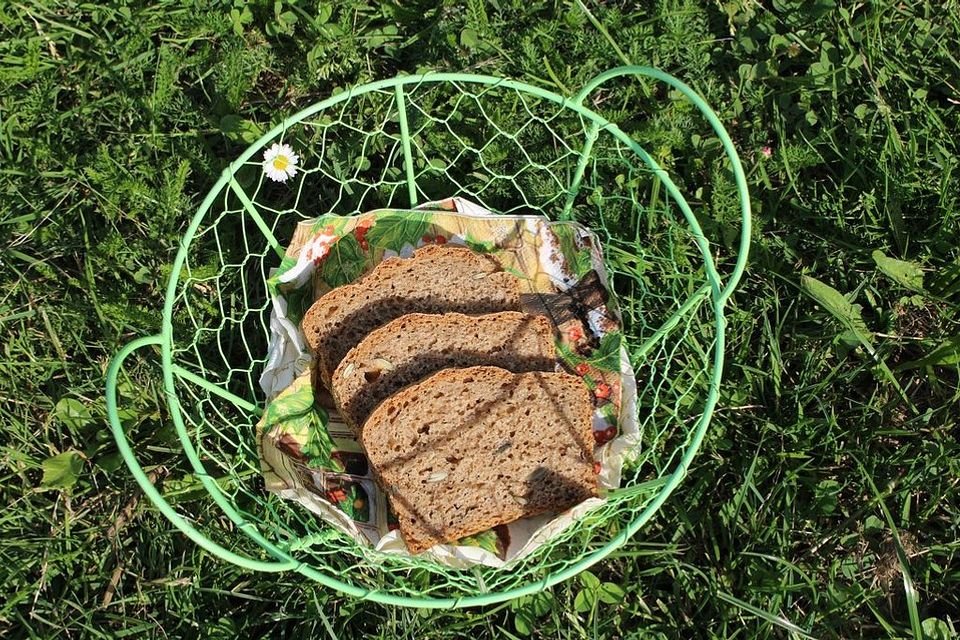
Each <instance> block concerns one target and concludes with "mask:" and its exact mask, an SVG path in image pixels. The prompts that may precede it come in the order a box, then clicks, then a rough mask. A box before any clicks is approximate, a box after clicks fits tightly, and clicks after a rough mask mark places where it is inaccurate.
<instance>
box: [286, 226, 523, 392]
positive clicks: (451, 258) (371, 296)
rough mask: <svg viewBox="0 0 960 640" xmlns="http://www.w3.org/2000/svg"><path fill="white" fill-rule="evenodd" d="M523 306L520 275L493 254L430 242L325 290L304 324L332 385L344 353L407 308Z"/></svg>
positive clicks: (496, 308) (487, 309)
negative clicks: (507, 267) (341, 284)
mask: <svg viewBox="0 0 960 640" xmlns="http://www.w3.org/2000/svg"><path fill="white" fill-rule="evenodd" d="M519 309H520V281H519V280H518V279H517V278H516V276H514V275H513V274H510V273H507V272H505V271H504V270H503V267H502V266H501V265H500V263H499V262H498V261H497V259H496V258H494V257H493V256H490V255H485V254H481V253H476V252H474V251H471V250H470V249H467V248H465V247H451V246H441V245H427V246H425V247H421V248H420V249H418V250H417V251H415V252H414V254H413V256H412V257H411V258H408V259H402V258H390V259H388V260H384V261H383V262H381V263H380V264H378V265H377V266H376V267H375V268H374V269H373V271H371V272H370V273H368V274H367V275H366V276H364V277H363V278H361V279H360V280H359V281H357V282H355V283H353V284H349V285H345V286H342V287H337V288H336V289H333V290H332V291H329V292H328V293H326V294H325V295H323V296H321V297H320V299H319V300H317V301H316V302H315V303H314V304H313V306H311V307H310V309H309V310H308V311H307V313H306V315H305V316H304V318H303V323H302V325H301V326H302V328H303V333H304V336H305V337H306V339H307V343H308V344H309V345H310V349H311V350H312V351H313V353H314V359H315V360H316V362H317V369H318V372H319V374H320V377H321V379H322V381H323V383H324V384H325V385H327V386H328V387H329V386H330V381H331V377H332V376H333V372H334V370H335V369H336V368H337V365H339V364H340V361H341V360H343V357H344V356H345V355H347V353H348V352H349V351H350V349H352V348H353V347H354V346H356V344H357V343H359V342H360V340H362V339H363V338H364V337H365V336H366V335H367V334H368V333H370V332H371V331H373V330H374V329H376V328H377V327H380V326H382V325H384V324H386V323H387V322H389V321H391V320H393V319H395V318H399V317H400V316H402V315H405V314H407V313H415V312H419V313H447V312H458V313H474V314H476V313H492V312H495V311H518V310H519Z"/></svg>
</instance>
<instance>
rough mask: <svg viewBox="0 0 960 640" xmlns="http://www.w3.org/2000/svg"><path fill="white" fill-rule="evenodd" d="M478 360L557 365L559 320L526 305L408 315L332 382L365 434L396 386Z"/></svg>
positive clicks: (372, 340)
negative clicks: (553, 322)
mask: <svg viewBox="0 0 960 640" xmlns="http://www.w3.org/2000/svg"><path fill="white" fill-rule="evenodd" d="M477 365H491V366H496V367H502V368H504V369H507V370H509V371H513V372H514V373H522V372H525V371H553V370H554V369H555V366H556V350H555V348H554V339H553V325H551V324H550V321H549V320H547V319H546V318H545V317H543V316H538V315H530V314H527V313H521V312H519V311H503V312H500V313H490V314H486V315H482V316H468V315H464V314H461V313H445V314H440V315H432V314H425V313H411V314H407V315H405V316H401V317H399V318H397V319H396V320H393V321H391V322H389V323H387V324H386V325H384V326H382V327H380V328H379V329H376V330H375V331H373V332H372V333H370V335H368V336H367V337H366V338H364V339H363V340H362V341H361V342H360V344H358V345H357V346H356V347H354V348H353V349H351V350H350V353H348V354H347V356H346V357H345V358H344V359H343V360H342V361H341V362H340V364H339V366H337V370H336V371H335V372H334V374H333V379H332V382H331V387H330V388H331V390H332V392H333V398H334V400H335V401H336V403H337V408H338V409H339V410H340V417H341V418H343V421H344V422H345V423H347V424H348V425H349V426H350V427H351V428H352V429H353V430H354V432H355V433H357V434H359V432H360V427H361V426H362V425H363V422H364V420H366V419H367V416H369V415H370V412H371V411H373V410H374V409H375V408H376V406H377V405H378V404H380V403H381V402H382V401H384V400H386V399H387V398H388V397H390V396H391V395H393V393H395V392H396V391H399V390H400V389H402V388H403V387H406V386H407V385H409V384H413V383H415V382H417V381H419V380H421V379H423V378H425V377H426V376H428V375H430V374H432V373H436V372H437V371H439V370H441V369H448V368H451V367H456V368H463V367H472V366H477Z"/></svg>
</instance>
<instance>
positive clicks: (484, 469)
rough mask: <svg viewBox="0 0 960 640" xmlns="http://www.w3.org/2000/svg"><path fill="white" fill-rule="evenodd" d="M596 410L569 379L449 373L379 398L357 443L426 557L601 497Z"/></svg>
mask: <svg viewBox="0 0 960 640" xmlns="http://www.w3.org/2000/svg"><path fill="white" fill-rule="evenodd" d="M592 411H593V404H592V402H591V399H590V392H589V391H588V390H587V388H586V386H585V384H584V383H583V381H582V380H581V379H580V378H577V377H575V376H571V375H567V374H565V373H543V372H533V373H519V374H518V373H511V372H509V371H507V370H505V369H500V368H497V367H470V368H466V369H445V370H443V371H440V372H438V373H435V374H434V375H432V376H430V377H429V378H427V379H426V380H423V381H422V382H419V383H417V384H414V385H411V386H409V387H407V388H406V389H404V390H402V391H399V392H397V393H396V394H394V395H393V396H391V397H390V398H388V399H387V400H385V401H384V402H382V403H381V404H380V405H379V406H378V407H377V408H376V409H375V410H374V411H373V413H372V414H370V417H369V418H368V419H367V421H366V422H365V423H364V426H363V430H362V434H361V437H360V439H361V443H362V444H363V447H364V449H365V450H366V452H367V456H368V457H369V460H370V463H371V466H372V468H373V469H374V472H375V474H376V476H377V479H378V481H379V482H380V483H381V485H382V487H383V488H384V490H385V491H386V493H387V495H388V496H389V499H390V505H391V507H392V508H393V511H394V513H395V514H396V515H397V518H398V519H399V522H400V532H401V533H402V535H403V538H404V541H405V542H406V544H407V548H408V549H409V550H410V551H411V552H412V553H420V552H422V551H424V550H426V549H429V548H430V547H432V546H434V545H436V544H440V543H444V542H451V541H454V540H458V539H460V538H462V537H465V536H469V535H473V534H475V533H479V532H481V531H485V530H487V529H489V528H491V527H493V526H496V525H498V524H504V523H508V522H512V521H513V520H517V519H518V518H524V517H528V516H533V515H536V514H539V513H543V512H547V511H554V512H555V511H561V510H563V509H566V508H568V507H570V506H572V505H574V504H577V503H579V502H581V501H583V500H585V499H587V498H590V497H592V496H595V495H597V479H596V474H595V472H594V467H593V442H594V441H593V437H592V433H591V414H592Z"/></svg>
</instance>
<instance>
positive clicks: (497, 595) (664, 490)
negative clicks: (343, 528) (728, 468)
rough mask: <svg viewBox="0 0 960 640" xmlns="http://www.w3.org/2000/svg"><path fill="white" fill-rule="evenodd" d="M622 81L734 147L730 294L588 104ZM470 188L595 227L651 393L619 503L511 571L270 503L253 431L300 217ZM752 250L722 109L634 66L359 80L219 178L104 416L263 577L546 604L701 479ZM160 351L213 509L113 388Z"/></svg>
mask: <svg viewBox="0 0 960 640" xmlns="http://www.w3.org/2000/svg"><path fill="white" fill-rule="evenodd" d="M618 76H645V77H652V78H655V79H657V80H660V81H662V82H665V83H667V84H668V85H670V87H672V88H673V89H675V90H676V91H678V92H680V94H682V95H683V96H685V97H686V98H687V99H689V101H690V103H691V104H692V105H693V106H694V107H696V108H697V109H698V110H699V112H700V113H701V114H702V115H703V116H704V117H705V118H706V119H707V121H708V122H709V124H710V125H711V127H712V128H713V129H714V131H715V134H716V136H717V137H718V138H719V140H720V142H721V144H722V146H723V149H724V151H725V152H726V154H727V156H728V159H729V163H730V170H731V172H732V175H733V179H734V181H735V184H736V189H737V193H738V197H739V200H740V203H739V204H740V214H741V220H740V226H741V229H740V246H739V253H738V255H737V256H736V261H735V264H734V266H733V268H732V272H731V274H730V276H729V277H727V278H726V280H723V279H722V278H721V276H720V274H719V273H718V271H717V267H716V264H715V262H714V259H713V254H712V251H713V249H712V247H711V245H710V244H709V242H708V240H707V238H706V237H705V236H704V234H703V231H702V229H701V226H700V224H699V222H698V220H697V218H696V217H695V215H694V213H693V211H692V210H691V208H690V206H689V205H688V204H687V202H686V201H685V200H684V198H683V196H682V195H681V193H680V191H679V189H678V188H677V187H676V185H675V184H674V183H673V181H672V180H671V179H670V177H669V175H668V174H667V173H666V172H665V171H663V170H662V169H661V168H660V166H659V165H658V164H657V163H656V161H655V160H654V159H653V158H652V157H651V156H650V155H649V154H648V153H647V152H646V151H644V150H643V149H642V148H641V147H640V146H639V145H638V144H637V143H636V142H635V141H634V140H633V139H632V138H631V137H630V136H628V135H627V134H625V133H624V132H623V131H622V130H621V129H620V127H618V126H617V124H616V123H613V122H609V121H608V120H606V119H605V118H603V117H602V116H600V115H599V114H597V113H595V112H594V111H592V110H591V109H589V108H588V107H586V106H584V101H585V99H586V98H587V96H589V95H590V94H591V92H593V91H594V90H595V89H597V87H599V86H600V85H601V84H603V83H604V82H607V81H608V80H610V79H611V78H615V77H618ZM273 142H282V143H288V144H290V145H291V146H293V147H294V148H295V149H296V150H297V151H298V152H299V153H300V154H301V161H300V165H301V167H302V171H300V172H299V173H298V174H297V175H296V176H295V178H293V179H292V180H290V181H288V182H287V183H285V184H282V185H281V184H275V183H272V182H270V181H268V180H266V179H265V176H264V174H263V172H262V170H261V164H260V162H259V157H258V156H257V155H256V154H257V152H258V151H261V150H262V149H263V148H264V147H265V146H266V145H268V144H270V143H273ZM450 195H460V196H463V197H465V198H467V199H469V200H473V201H475V202H477V203H478V204H480V205H482V206H484V207H486V208H487V209H490V210H492V211H498V212H500V213H515V214H542V215H545V216H547V217H549V218H551V219H575V220H578V221H579V222H582V223H583V224H585V225H587V226H589V227H591V228H592V229H594V230H595V231H597V232H598V233H599V234H600V235H601V238H602V240H603V242H604V251H605V259H606V262H607V269H608V272H609V273H610V274H611V278H612V280H613V283H612V284H613V287H614V289H615V291H616V293H617V295H618V297H619V301H620V306H621V310H622V313H623V316H624V317H623V320H624V331H625V335H626V337H627V344H628V345H629V347H628V351H629V356H630V359H631V361H632V364H633V367H634V370H635V371H636V373H637V380H638V387H639V389H638V390H639V393H638V412H639V425H640V432H641V437H642V440H641V442H640V444H639V446H638V447H637V448H636V450H635V451H634V452H633V454H632V456H631V460H630V462H629V464H628V465H627V467H626V468H625V470H624V477H623V483H622V486H621V488H620V489H618V490H615V491H612V492H610V493H609V495H608V496H607V498H608V499H607V501H606V503H605V504H603V505H602V506H601V507H599V508H598V509H597V510H595V511H592V512H590V513H589V514H588V515H587V516H586V517H584V518H583V519H582V520H580V521H578V522H577V523H576V524H575V525H574V526H572V527H570V528H568V529H567V530H565V531H564V532H563V533H562V534H561V535H559V536H558V537H557V538H555V539H552V540H551V541H550V542H548V543H547V544H545V545H543V546H541V547H540V548H539V549H537V550H536V551H535V552H533V553H532V554H530V555H528V556H526V557H523V558H521V559H519V560H517V561H516V562H514V563H512V564H511V565H510V566H509V567H508V568H507V569H497V568H492V567H475V568H473V569H472V570H460V569H452V568H448V567H444V566H442V565H439V564H437V563H436V562H433V561H430V560H426V559H421V558H418V557H403V556H397V555H388V554H384V553H379V552H376V551H375V550H373V549H370V548H368V547H364V546H361V545H359V544H358V543H356V542H355V541H353V540H352V539H350V538H348V537H346V536H345V535H342V534H340V533H338V532H336V531H335V530H333V529H332V528H331V527H329V526H328V525H326V524H325V523H324V522H323V521H322V520H320V519H318V518H316V517H315V516H313V515H312V514H311V513H310V512H308V511H307V510H306V509H303V508H302V507H301V506H300V505H297V504H294V503H291V502H288V501H284V500H282V499H280V498H278V497H277V496H275V495H273V494H270V493H268V492H266V491H265V490H264V488H263V483H262V480H261V478H260V466H259V459H258V456H257V450H256V438H255V426H256V423H257V421H258V419H259V416H260V415H261V413H262V407H263V405H264V398H263V394H262V391H261V390H260V387H259V384H258V378H259V375H260V372H261V371H262V369H263V367H264V364H265V361H266V353H267V341H268V338H269V316H270V297H269V295H268V293H267V290H266V286H265V281H266V279H267V277H268V275H269V271H270V269H271V268H274V267H276V266H278V265H279V261H280V256H281V255H282V252H283V248H282V247H283V242H281V240H282V239H288V238H289V237H290V236H291V234H292V231H293V228H294V227H295V225H296V223H297V222H298V221H300V220H304V219H309V218H313V217H316V216H318V215H320V214H322V213H327V212H334V213H338V214H342V215H350V214H358V213H362V212H365V211H369V210H372V209H377V208H382V207H387V208H401V209H402V208H409V207H412V206H414V205H416V204H418V203H422V202H425V201H429V200H437V199H441V198H444V197H447V196H450ZM749 237H750V203H749V199H748V195H747V189H746V179H745V176H744V173H743V169H742V166H741V164H740V161H739V158H738V157H737V154H736V151H735V149H734V147H733V144H732V142H731V140H730V138H729V136H728V135H727V133H726V131H725V130H724V128H723V126H722V124H721V123H720V121H719V119H718V118H717V116H716V115H715V114H714V113H713V112H712V111H711V110H710V108H709V106H708V105H706V103H705V102H704V101H703V100H702V99H701V98H700V97H699V96H698V95H697V94H696V93H695V92H694V91H693V90H692V89H690V88H689V87H687V86H686V85H684V84H683V83H681V82H680V81H679V80H677V79H675V78H673V77H672V76H669V75H667V74H665V73H663V72H661V71H658V70H655V69H650V68H645V67H620V68H617V69H612V70H610V71H608V72H606V73H604V74H601V75H599V76H597V77H596V78H595V79H594V80H592V81H591V82H589V83H588V84H587V86H585V87H584V89H583V90H582V91H581V92H580V93H579V94H578V95H577V96H575V97H574V98H565V97H563V96H560V95H558V94H555V93H552V92H549V91H546V90H544V89H541V88H538V87H534V86H532V85H528V84H525V83H521V82H516V81H512V80H506V79H502V78H494V77H489V76H476V75H465V74H427V75H419V76H401V77H397V78H394V79H391V80H385V81H381V82H376V83H372V84H368V85H364V86H359V87H355V88H353V89H351V90H348V91H346V92H344V93H340V94H337V95H335V96H333V97H331V98H329V99H327V100H324V101H323V102H320V103H317V104H315V105H313V106H311V107H309V108H307V109H305V110H303V111H301V112H300V113H298V114H296V115H294V116H292V117H290V118H288V119H287V120H285V121H284V122H282V123H281V124H280V125H278V126H277V127H276V128H274V129H273V130H272V131H270V132H269V133H267V134H266V135H264V136H263V137H262V138H261V139H260V140H259V141H257V142H256V143H255V144H253V145H252V146H251V147H250V148H248V149H247V150H246V151H245V152H244V153H243V154H242V155H241V156H240V158H238V159H237V160H236V161H235V162H233V163H231V164H230V165H229V166H228V167H227V169H226V170H225V171H224V172H223V175H222V176H221V178H220V180H219V181H218V182H217V184H216V185H214V187H213V188H212V189H211V190H210V192H209V193H208V195H207V197H206V199H205V200H204V201H203V203H202V204H201V206H200V208H199V210H198V211H197V213H196V215H195V216H194V218H193V220H192V222H191V224H190V226H189V228H188V229H187V232H186V234H185V236H184V238H183V241H182V243H181V247H180V251H179V254H178V255H177V258H176V260H175V263H174V265H173V270H172V273H171V276H170V280H169V284H168V288H167V295H166V301H165V306H164V312H163V330H162V333H161V334H160V335H158V336H149V337H145V338H141V339H139V340H135V341H133V342H131V343H130V344H128V345H126V346H125V347H124V348H123V349H121V350H120V352H119V353H118V354H117V356H116V357H115V359H114V360H113V362H112V363H111V365H110V368H109V370H108V376H107V406H108V415H109V418H110V422H111V427H112V430H113V432H114V436H115V437H116V439H117V441H118V445H119V447H120V451H121V453H122V455H123V457H124V459H125V460H126V462H127V464H128V466H129V467H130V469H131V471H132V472H133V474H134V476H135V477H136V479H137V480H138V482H139V483H140V485H141V486H142V488H143V490H144V492H145V493H146V495H147V496H148V497H149V498H150V499H151V501H152V502H153V503H154V504H155V505H156V506H157V507H158V508H159V509H160V510H161V511H162V512H163V513H164V515H166V516H167V517H168V518H169V519H170V520H171V522H173V524H174V525H176V526H177V527H178V528H180V529H181V530H182V531H183V532H184V533H185V534H186V535H187V536H188V537H189V538H190V539H191V540H193V541H194V542H196V543H197V544H199V545H201V546H202V547H203V548H205V549H206V550H208V551H209V552H211V553H213V554H214V555H216V556H219V557H221V558H223V559H225V560H228V561H230V562H234V563H236V564H238V565H241V566H243V567H246V568H249V569H252V570H258V571H288V570H292V571H298V572H300V573H301V574H303V575H305V576H307V577H309V578H312V579H314V580H317V581H319V582H320V583H322V584H324V585H327V586H329V587H332V588H335V589H338V590H340V591H343V592H345V593H348V594H350V595H353V596H355V597H359V598H366V599H371V600H375V601H379V602H384V603H388V604H398V605H406V606H418V607H456V606H470V605H480V604H488V603H492V602H497V601H502V600H506V599H510V598H514V597H518V596H521V595H528V594H532V593H536V592H538V591H540V590H543V589H545V588H547V587H549V586H551V585H553V584H556V583H557V582H560V581H561V580H564V579H566V578H568V577H570V576H572V575H575V574H576V573H577V572H579V571H582V570H584V569H586V568H587V567H589V566H591V565H592V564H594V563H596V562H597V561H599V560H601V559H602V558H604V557H605V556H607V555H609V554H610V553H611V552H612V551H613V550H615V549H616V548H617V547H619V546H621V545H622V544H623V543H624V542H626V541H627V540H628V539H629V538H630V537H631V536H632V535H633V534H634V533H636V531H637V530H639V529H640V527H642V526H643V524H644V523H645V522H647V521H648V520H649V519H650V518H651V517H652V516H653V514H654V513H655V512H656V511H657V510H658V509H659V508H660V506H661V505H662V504H663V503H664V501H665V500H666V499H667V497H668V496H669V495H670V493H671V492H672V491H673V490H674V489H675V488H676V486H677V484H678V483H679V482H680V480H681V479H682V477H683V476H684V475H685V473H686V470H687V468H688V467H689V465H690V462H691V460H692V459H693V456H694V455H695V454H696V451H697V449H698V448H699V446H700V443H701V441H702V439H703V436H704V433H705V431H706V428H707V426H708V424H709V421H710V418H711V415H712V413H713V409H714V405H715V404H716V401H717V395H718V390H719V384H720V380H721V376H722V370H723V347H724V340H723V337H724V336H723V331H724V317H723V310H724V306H725V304H726V302H727V300H728V298H729V296H730V295H731V293H732V291H733V290H734V288H735V286H736V284H737V282H738V280H739V278H740V276H741V275H742V273H743V270H744V267H745V261H746V250H747V245H748V241H749ZM146 345H158V346H159V347H160V352H161V363H162V369H163V383H164V389H165V397H166V401H167V403H168V405H169V409H170V414H171V418H172V420H173V422H174V426H175V427H176V431H177V434H178V437H179V440H180V444H181V445H182V447H183V450H184V455H185V457H186V459H187V460H188V461H189V463H190V465H191V467H192V470H193V473H194V475H195V476H196V477H197V478H198V479H199V481H200V482H201V483H202V485H203V487H204V488H205V489H206V491H207V492H208V493H209V496H210V499H211V500H212V501H213V503H214V504H216V506H217V507H218V508H219V510H217V509H210V508H208V507H209V505H208V504H207V505H205V506H204V507H203V508H192V509H188V508H186V507H184V506H177V507H174V506H172V505H171V504H170V503H169V501H168V500H166V499H165V498H164V496H163V495H162V494H161V493H160V491H159V490H158V489H157V488H156V487H154V486H153V485H152V484H151V483H150V482H149V480H148V479H147V476H146V474H145V473H144V471H143V470H142V468H141V467H140V465H139V464H138V462H137V460H136V458H135V454H134V452H133V450H132V447H131V445H130V443H129V442H128V441H127V438H126V436H125V434H124V430H123V428H122V426H121V424H120V420H119V417H118V412H117V402H116V387H117V379H118V374H119V371H120V367H121V365H122V362H123V360H124V359H125V358H126V357H127V356H129V355H130V354H131V353H132V352H133V351H135V350H136V349H138V348H141V347H143V346H146Z"/></svg>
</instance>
